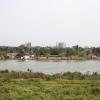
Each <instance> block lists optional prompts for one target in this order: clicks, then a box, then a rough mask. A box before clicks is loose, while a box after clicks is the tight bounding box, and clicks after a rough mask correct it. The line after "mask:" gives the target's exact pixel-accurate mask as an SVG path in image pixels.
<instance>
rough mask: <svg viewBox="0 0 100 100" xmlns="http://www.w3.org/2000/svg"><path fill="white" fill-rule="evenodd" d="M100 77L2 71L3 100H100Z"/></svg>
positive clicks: (0, 97) (0, 92) (0, 76)
mask: <svg viewBox="0 0 100 100" xmlns="http://www.w3.org/2000/svg"><path fill="white" fill-rule="evenodd" d="M32 75H33V76H34V77H33V76H32ZM98 75H99V74H97V73H94V74H92V75H88V74H87V75H83V74H81V73H78V72H77V73H69V72H66V73H63V74H62V73H59V74H55V75H52V76H51V75H45V74H43V73H32V72H29V70H28V72H27V73H26V72H14V71H12V72H9V71H8V70H5V71H0V100H100V79H98V78H100V75H99V76H98ZM73 76H74V77H73ZM83 76H84V77H83ZM82 77H83V78H82ZM97 77H98V78H97Z"/></svg>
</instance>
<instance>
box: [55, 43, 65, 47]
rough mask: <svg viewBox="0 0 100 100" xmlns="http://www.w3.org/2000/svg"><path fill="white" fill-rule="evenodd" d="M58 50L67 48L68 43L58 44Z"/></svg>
mask: <svg viewBox="0 0 100 100" xmlns="http://www.w3.org/2000/svg"><path fill="white" fill-rule="evenodd" d="M56 47H57V48H66V43H64V42H59V43H58V44H56Z"/></svg>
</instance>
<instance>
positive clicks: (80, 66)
mask: <svg viewBox="0 0 100 100" xmlns="http://www.w3.org/2000/svg"><path fill="white" fill-rule="evenodd" d="M5 69H8V70H9V71H12V70H14V71H27V69H31V70H32V71H33V72H43V73H46V74H55V73H60V72H68V71H69V72H75V71H77V72H81V73H85V72H91V73H92V72H99V73H100V61H96V60H85V61H79V60H77V61H76V60H67V61H36V60H30V61H18V60H1V61H0V70H5Z"/></svg>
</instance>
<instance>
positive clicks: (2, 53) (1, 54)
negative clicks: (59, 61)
mask: <svg viewBox="0 0 100 100" xmlns="http://www.w3.org/2000/svg"><path fill="white" fill-rule="evenodd" d="M9 53H15V55H16V56H15V57H16V58H17V57H21V56H24V55H35V57H41V56H45V57H47V58H48V57H50V56H58V57H71V56H76V57H83V58H86V57H88V56H91V55H95V56H97V57H100V47H98V48H95V47H91V48H89V47H87V48H82V47H80V46H78V45H76V46H73V47H71V48H70V47H66V48H56V47H32V48H31V49H28V48H26V47H25V46H23V45H21V46H19V47H6V46H1V47H0V59H8V58H9V56H8V55H7V54H9Z"/></svg>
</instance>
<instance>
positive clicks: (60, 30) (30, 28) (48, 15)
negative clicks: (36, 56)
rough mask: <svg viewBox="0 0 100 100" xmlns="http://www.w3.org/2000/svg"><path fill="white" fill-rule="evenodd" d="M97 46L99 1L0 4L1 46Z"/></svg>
mask: <svg viewBox="0 0 100 100" xmlns="http://www.w3.org/2000/svg"><path fill="white" fill-rule="evenodd" d="M25 42H31V43H32V46H55V45H56V43H57V42H65V43H66V46H74V45H77V44H78V45H80V46H83V47H85V46H89V47H91V46H95V47H98V46H100V0H0V46H19V45H20V44H23V43H25Z"/></svg>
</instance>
